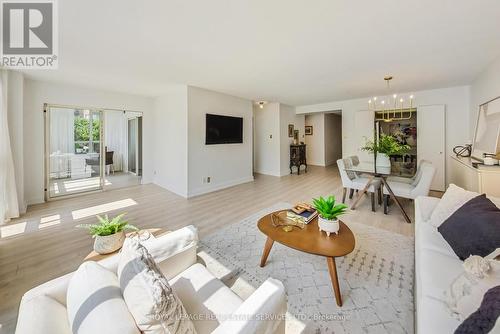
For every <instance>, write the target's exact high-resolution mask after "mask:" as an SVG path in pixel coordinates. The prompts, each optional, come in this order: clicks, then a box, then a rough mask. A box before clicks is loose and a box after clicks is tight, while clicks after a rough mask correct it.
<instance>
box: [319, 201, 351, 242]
mask: <svg viewBox="0 0 500 334" xmlns="http://www.w3.org/2000/svg"><path fill="white" fill-rule="evenodd" d="M313 205H314V208H315V209H316V210H317V211H318V215H319V217H318V227H319V230H320V231H325V232H326V235H327V236H330V233H335V234H338V233H339V228H340V224H339V219H338V217H339V216H341V215H343V214H344V213H345V212H346V211H347V205H345V204H344V203H340V204H336V203H335V197H333V196H328V197H327V198H323V197H321V196H320V197H319V198H315V199H313Z"/></svg>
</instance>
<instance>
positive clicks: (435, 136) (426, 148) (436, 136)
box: [417, 105, 446, 191]
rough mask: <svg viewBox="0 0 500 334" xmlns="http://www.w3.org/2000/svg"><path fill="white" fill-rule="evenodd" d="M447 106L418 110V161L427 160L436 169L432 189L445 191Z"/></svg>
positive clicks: (432, 106)
mask: <svg viewBox="0 0 500 334" xmlns="http://www.w3.org/2000/svg"><path fill="white" fill-rule="evenodd" d="M445 144H446V143H445V106H444V105H431V106H419V107H418V109H417V159H418V161H420V160H422V159H425V160H429V161H430V162H432V164H433V165H434V167H436V173H435V174H434V179H433V180H432V184H431V189H432V190H438V191H444V190H445V184H446V181H445V180H446V163H445V159H446V157H445Z"/></svg>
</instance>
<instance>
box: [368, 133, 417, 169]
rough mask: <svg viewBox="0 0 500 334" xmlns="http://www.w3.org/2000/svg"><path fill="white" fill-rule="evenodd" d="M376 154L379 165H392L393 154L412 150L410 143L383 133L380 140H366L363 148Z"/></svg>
mask: <svg viewBox="0 0 500 334" xmlns="http://www.w3.org/2000/svg"><path fill="white" fill-rule="evenodd" d="M361 149H362V150H363V151H368V152H371V153H373V154H376V155H377V156H376V160H377V163H376V165H377V167H389V168H390V167H391V159H390V156H391V155H397V154H405V153H407V152H408V151H410V149H411V147H410V146H409V145H405V144H401V143H400V142H399V141H398V140H397V139H396V138H394V137H393V136H391V135H386V134H383V133H382V134H381V135H380V138H379V140H378V142H374V141H372V140H366V143H365V146H363V147H362V148H361Z"/></svg>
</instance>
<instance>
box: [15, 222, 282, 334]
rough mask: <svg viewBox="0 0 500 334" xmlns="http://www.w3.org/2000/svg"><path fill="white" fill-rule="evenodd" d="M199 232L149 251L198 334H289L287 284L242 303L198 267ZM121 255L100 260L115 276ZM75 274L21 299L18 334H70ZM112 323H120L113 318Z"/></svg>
mask: <svg viewBox="0 0 500 334" xmlns="http://www.w3.org/2000/svg"><path fill="white" fill-rule="evenodd" d="M197 242H198V234H197V231H196V228H195V227H193V226H188V227H185V228H182V229H180V230H177V231H175V232H172V233H168V234H166V235H163V236H161V237H159V238H157V239H153V240H151V241H147V242H145V243H144V246H146V248H147V249H148V251H149V252H150V253H151V255H152V256H153V257H154V258H155V260H156V262H157V263H158V265H159V267H160V269H161V270H162V272H163V274H164V275H165V277H167V279H168V280H169V283H170V285H171V286H172V288H173V290H174V291H175V292H176V293H177V295H178V296H179V298H180V300H181V301H182V303H183V305H184V307H185V308H186V310H187V312H188V314H189V315H190V316H193V318H194V319H200V317H201V320H194V321H193V323H194V325H195V328H196V331H197V333H198V334H204V333H228V334H234V333H248V334H250V333H284V331H285V313H286V296H285V291H284V287H283V284H282V283H281V282H280V281H278V280H275V279H272V278H269V279H267V280H266V281H265V282H264V283H263V284H262V285H261V286H260V287H259V288H258V289H257V290H256V291H255V292H254V293H253V294H252V295H250V297H248V298H247V299H246V300H243V299H241V298H240V297H239V296H238V295H236V294H235V293H234V292H233V291H232V290H231V289H229V288H228V287H227V286H226V285H224V284H223V283H222V282H221V281H220V280H218V279H217V278H215V277H214V276H213V275H212V274H211V273H210V272H209V271H208V270H207V268H206V267H205V266H203V265H202V264H200V263H197V256H196V249H197ZM118 260H119V255H115V256H111V257H109V258H106V259H105V260H102V261H100V264H101V265H103V266H104V267H106V268H108V269H110V270H112V271H114V272H116V270H117V266H118ZM72 275H73V273H70V274H67V275H65V276H62V277H59V278H56V279H54V280H52V281H49V282H47V283H44V284H42V285H40V286H38V287H35V288H34V289H32V290H30V291H28V292H27V293H26V294H25V295H24V296H23V298H22V300H21V305H20V309H19V317H18V320H17V328H16V334H33V333H37V334H70V333H71V329H70V327H69V322H68V317H67V312H66V291H67V288H68V283H69V280H70V278H71V276H72ZM111 321H119V319H112V320H111Z"/></svg>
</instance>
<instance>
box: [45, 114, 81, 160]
mask: <svg viewBox="0 0 500 334" xmlns="http://www.w3.org/2000/svg"><path fill="white" fill-rule="evenodd" d="M50 153H75V110H74V109H68V108H50Z"/></svg>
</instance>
